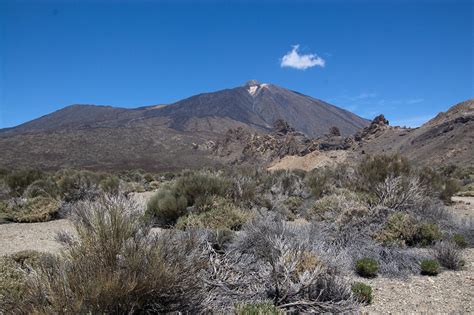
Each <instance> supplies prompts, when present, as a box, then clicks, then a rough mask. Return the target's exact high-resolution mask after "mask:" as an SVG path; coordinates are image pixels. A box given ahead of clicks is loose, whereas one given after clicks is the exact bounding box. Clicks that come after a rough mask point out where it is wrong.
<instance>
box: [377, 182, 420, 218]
mask: <svg viewBox="0 0 474 315" xmlns="http://www.w3.org/2000/svg"><path fill="white" fill-rule="evenodd" d="M374 193H375V195H376V196H377V198H378V204H379V205H381V206H384V207H388V208H390V209H393V210H400V209H407V208H410V207H414V206H418V205H420V204H421V203H422V202H423V197H424V194H425V192H424V191H423V188H422V187H421V185H420V183H419V179H418V178H417V177H413V176H411V177H409V178H407V177H392V176H388V177H387V178H385V180H384V181H383V182H381V183H379V184H377V185H375V188H374Z"/></svg>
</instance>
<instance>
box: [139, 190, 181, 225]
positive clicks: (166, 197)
mask: <svg viewBox="0 0 474 315" xmlns="http://www.w3.org/2000/svg"><path fill="white" fill-rule="evenodd" d="M186 206H187V200H186V198H185V197H184V196H179V195H176V194H174V193H173V191H172V190H170V189H168V188H166V187H164V188H162V189H160V190H158V192H156V193H155V194H154V195H153V197H151V198H150V200H149V201H148V204H147V210H146V212H147V215H148V216H149V217H151V218H154V219H155V220H156V222H157V224H158V225H159V226H161V227H168V226H171V225H174V224H175V223H176V221H177V220H178V219H179V217H180V216H182V215H184V214H185V213H186Z"/></svg>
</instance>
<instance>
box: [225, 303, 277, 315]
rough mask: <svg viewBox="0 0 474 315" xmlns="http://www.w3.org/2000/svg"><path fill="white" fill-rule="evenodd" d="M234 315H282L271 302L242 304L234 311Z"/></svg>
mask: <svg viewBox="0 0 474 315" xmlns="http://www.w3.org/2000/svg"><path fill="white" fill-rule="evenodd" d="M234 313H235V314H236V315H283V314H284V313H283V311H282V310H280V309H279V308H278V307H276V306H275V305H273V303H271V302H260V303H242V304H237V305H236V306H235V309H234Z"/></svg>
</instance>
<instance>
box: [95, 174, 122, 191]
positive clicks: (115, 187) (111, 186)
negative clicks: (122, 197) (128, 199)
mask: <svg viewBox="0 0 474 315" xmlns="http://www.w3.org/2000/svg"><path fill="white" fill-rule="evenodd" d="M99 187H100V189H101V190H102V191H103V192H105V193H107V194H111V195H117V194H118V193H119V187H120V179H119V178H118V177H117V176H107V177H105V178H104V179H102V180H101V181H100V183H99Z"/></svg>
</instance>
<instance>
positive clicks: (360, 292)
mask: <svg viewBox="0 0 474 315" xmlns="http://www.w3.org/2000/svg"><path fill="white" fill-rule="evenodd" d="M351 289H352V293H353V294H354V296H355V298H356V299H357V301H359V302H360V303H364V304H370V303H372V299H373V297H372V287H371V286H370V285H367V284H365V283H362V282H354V283H353V284H352V287H351Z"/></svg>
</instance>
